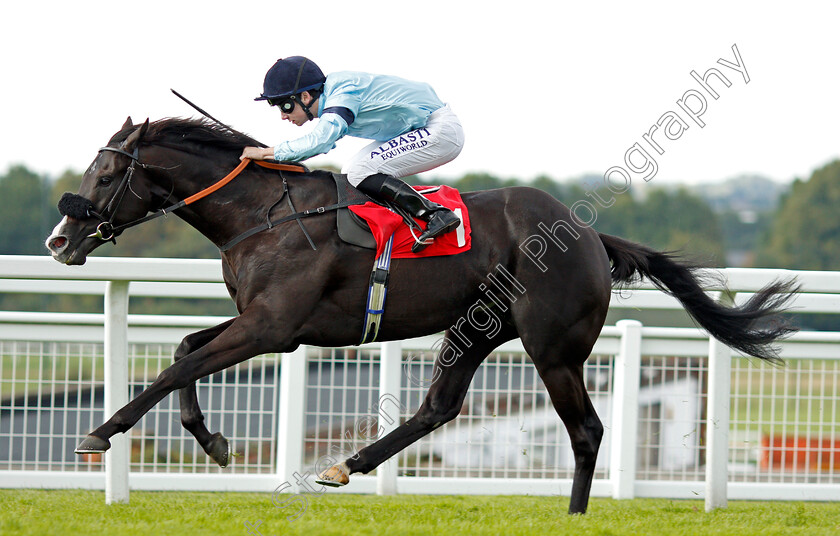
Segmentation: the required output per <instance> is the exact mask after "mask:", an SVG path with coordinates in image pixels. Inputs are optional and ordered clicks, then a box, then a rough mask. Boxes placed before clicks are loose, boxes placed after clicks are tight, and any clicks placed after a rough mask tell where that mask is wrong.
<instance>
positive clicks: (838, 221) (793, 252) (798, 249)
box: [757, 160, 840, 270]
mask: <svg viewBox="0 0 840 536" xmlns="http://www.w3.org/2000/svg"><path fill="white" fill-rule="evenodd" d="M838 206H840V160H835V161H833V162H831V163H829V164H827V165H826V166H824V167H822V168H820V169H818V170H816V171H814V173H813V174H812V175H811V178H810V179H809V180H807V181H801V180H798V179H797V180H796V181H795V182H794V183H793V187H792V188H791V190H790V192H789V193H788V194H787V195H786V196H785V197H783V198H782V201H781V204H780V207H779V210H778V212H777V213H776V216H775V218H774V221H773V224H772V225H771V227H770V231H769V233H767V234H766V235H765V236H764V239H763V240H762V243H761V247H760V250H759V254H758V258H757V265H758V266H764V267H768V268H789V269H800V270H837V269H838V267H840V214H838V212H837V207H838Z"/></svg>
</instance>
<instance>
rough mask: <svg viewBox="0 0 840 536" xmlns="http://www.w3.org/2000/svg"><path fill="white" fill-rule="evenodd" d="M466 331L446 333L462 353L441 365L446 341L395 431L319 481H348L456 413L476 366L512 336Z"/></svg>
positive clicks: (331, 482) (503, 331)
mask: <svg viewBox="0 0 840 536" xmlns="http://www.w3.org/2000/svg"><path fill="white" fill-rule="evenodd" d="M468 331H470V328H469V327H468V326H467V325H466V324H464V329H463V330H461V331H460V336H459V337H458V338H457V339H453V338H452V334H451V332H450V331H447V332H446V337H445V341H453V343H454V345H455V347H457V348H458V349H459V350H462V351H463V353H462V354H461V355H458V356H457V358H456V359H455V361H454V362H453V363H449V364H448V366H444V365H443V364H442V362H441V356H443V355H444V352H446V348H447V345H446V344H447V343H446V342H445V343H444V345H443V347H442V350H441V353H440V354H439V355H438V358H437V359H436V360H435V365H434V368H433V371H432V378H433V383H432V385H431V387H430V388H429V391H428V393H427V394H426V398H425V400H424V401H423V404H422V405H421V406H420V409H419V410H418V411H417V413H416V414H415V415H414V416H413V417H412V418H410V419H409V420H407V421H406V422H405V423H404V424H403V425H401V426H399V427H398V428H397V429H396V430H394V431H392V432H391V433H389V434H388V435H386V436H385V437H383V438H382V439H380V440H378V441H376V442H375V443H373V444H372V445H369V446H367V447H365V448H363V449H361V450H360V451H359V452H358V453H357V454H355V455H354V456H352V457H350V458H348V459H347V460H345V461H344V462H343V463H342V464H339V465H334V466H332V467H330V468H329V469H327V470H326V471H324V472H322V473H321V474H320V475H319V480H318V482H319V483H320V484H326V485H331V486H342V485H344V484H347V482H348V481H349V476H350V474H352V473H369V472H370V471H372V470H374V469H375V468H376V467H377V466H379V465H380V464H381V463H382V462H384V461H385V460H387V459H388V458H390V457H391V456H393V455H394V454H397V453H398V452H400V451H401V450H403V449H404V448H406V447H407V446H409V445H411V444H412V443H414V442H415V441H417V440H418V439H420V438H422V437H423V436H425V435H426V434H428V433H430V432H431V431H433V430H435V429H436V428H439V427H440V426H442V425H444V424H446V423H447V422H449V421H451V420H452V419H454V418H455V417H457V416H458V413H460V411H461V406H462V404H463V403H464V397H465V396H466V394H467V389H469V387H470V382H471V381H472V378H473V376H474V375H475V371H476V369H478V366H479V365H480V364H481V362H482V361H484V358H485V357H487V355H488V354H489V353H490V352H491V351H492V350H493V349H494V348H495V347H496V346H498V345H500V344H501V343H503V342H505V341H507V340H510V339H511V338H513V337H514V336H515V334H512V333H509V331H510V330H509V328H505V329H502V331H501V332H500V333H499V334H496V335H495V336H494V337H493V338H492V339H488V338H487V336H486V334H484V333H481V332H477V331H475V332H469V333H468ZM459 340H469V341H470V342H471V343H472V346H470V347H469V348H465V347H464V344H463V343H459V342H458V341H459ZM446 356H447V357H449V358H451V357H452V354H450V353H447V354H446Z"/></svg>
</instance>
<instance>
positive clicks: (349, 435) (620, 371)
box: [0, 256, 840, 509]
mask: <svg viewBox="0 0 840 536" xmlns="http://www.w3.org/2000/svg"><path fill="white" fill-rule="evenodd" d="M723 274H724V275H725V279H726V283H727V285H728V286H729V287H730V288H731V289H732V290H734V291H736V292H737V294H736V296H735V300H736V302H739V301H742V300H744V299H747V298H748V297H749V295H750V293H751V292H754V291H756V290H758V289H759V288H761V287H762V286H764V285H765V284H766V283H767V282H769V281H770V280H772V279H775V278H778V277H790V276H796V277H798V278H799V280H800V282H801V283H802V284H803V290H804V292H803V294H802V295H800V296H798V297H797V299H796V301H795V303H794V304H793V305H794V307H795V310H796V311H797V312H802V313H840V273H833V272H790V271H782V270H747V269H726V270H724V271H723ZM710 290H711V291H716V290H720V289H719V288H711V289H710ZM0 293H25V294H32V293H35V294H37V293H59V294H70V295H73V294H80V295H85V294H94V295H102V296H103V297H104V304H105V313H104V314H80V313H75V314H64V313H61V314H59V313H21V312H11V311H0V345H4V346H2V351H0V486H2V487H73V488H77V487H83V488H100V489H101V488H103V487H104V488H105V489H106V500H107V501H108V502H120V501H127V500H128V493H129V491H128V490H129V484H130V486H131V488H134V489H168V490H174V489H181V490H239V491H272V490H275V489H276V488H278V487H280V486H281V485H282V484H284V483H287V482H288V483H290V485H289V486H288V487H285V486H284V489H285V490H286V491H289V492H305V491H307V488H306V487H305V486H306V483H305V482H301V479H303V480H305V479H306V478H307V475H308V473H309V474H311V473H312V472H315V469H316V465H318V462H324V461H327V460H328V459H330V458H331V457H332V456H336V457H337V456H338V453H339V452H341V453H352V452H353V451H355V450H357V448H358V446H359V443H360V442H362V443H364V442H365V440H368V441H369V440H370V439H371V437H372V435H371V433H370V432H371V430H374V429H375V430H376V434H373V435H377V436H381V434H383V433H386V432H387V431H389V430H391V429H393V427H394V426H396V424H397V423H398V422H399V419H396V418H393V417H395V415H392V414H389V412H388V410H386V409H385V407H384V406H385V404H384V402H385V401H386V400H387V399H389V397H390V399H391V400H396V402H395V404H394V406H398V407H399V408H400V412H399V413H400V417H402V418H405V417H407V416H409V415H410V414H411V413H413V411H414V410H416V408H417V405H418V404H419V401H420V397H421V396H422V393H423V392H424V390H425V389H424V388H425V385H424V381H426V380H425V376H424V374H426V375H428V373H429V372H430V367H431V362H432V360H433V352H431V351H430V349H431V348H433V346H434V345H435V343H436V342H437V340H438V339H439V337H426V338H421V339H414V340H410V341H402V342H392V343H384V344H381V345H380V344H373V345H366V346H364V347H362V348H360V349H335V350H318V349H314V348H300V349H299V350H297V351H296V352H295V353H292V354H286V355H282V356H262V357H260V358H255V359H254V360H251V361H250V362H249V363H248V364H243V365H239V366H238V367H237V368H236V370H235V371H234V373H233V374H234V376H231V377H228V376H225V375H217V376H216V377H214V378H211V379H210V380H209V381H207V382H205V383H202V384H200V389H199V391H200V398H204V400H202V407H205V408H206V411H205V413H206V415H207V417H208V419H210V420H211V422H212V420H213V419H214V418H217V419H219V420H220V427H221V428H225V427H230V429H231V431H229V432H226V434H225V435H226V436H228V437H229V438H230V439H231V440H232V441H233V442H234V444H236V443H237V442H238V441H240V442H241V441H243V438H244V439H245V453H244V454H245V456H244V457H243V459H237V461H236V462H234V464H233V466H232V468H231V469H228V470H226V471H225V472H222V470H220V469H218V468H214V467H213V466H212V462H209V461H207V460H206V459H205V457H204V454H203V451H201V450H200V449H197V448H196V445H195V442H194V441H193V440H192V439H191V437H190V436H188V434H185V433H184V432H183V431H181V430H180V429H178V426H179V425H178V417H177V409H176V408H173V407H172V405H171V404H169V405H168V407H166V408H156V409H155V410H154V411H153V412H151V413H150V414H149V415H148V416H147V417H145V418H144V420H142V421H141V422H140V423H138V426H137V427H135V430H134V431H133V432H132V435H131V436H129V435H128V434H126V435H117V436H115V437H114V438H112V440H111V443H112V448H111V450H109V451H108V453H107V454H106V456H105V460H104V464H102V463H101V462H99V461H97V460H87V461H85V460H82V461H79V460H77V459H76V458H75V457H74V456H73V454H72V446H73V445H74V442H75V441H78V440H79V439H81V437H83V435H84V434H85V433H86V432H87V431H89V429H90V428H91V427H92V426H91V425H97V424H99V423H101V421H102V419H103V417H104V416H109V415H110V414H112V413H113V412H114V411H116V410H117V409H118V408H119V407H121V406H122V405H124V404H125V403H127V401H128V397H129V388H130V387H133V388H134V389H135V390H136V389H137V388H139V387H140V386H142V385H144V384H148V382H150V381H152V380H153V379H154V377H155V375H156V374H157V373H158V372H159V370H160V369H162V368H163V367H165V366H166V365H167V364H168V362H169V361H170V360H171V353H172V351H174V347H175V345H177V343H178V342H179V341H180V339H181V338H182V337H183V336H184V335H185V334H187V333H189V332H191V331H195V330H197V329H201V328H203V327H207V326H210V325H214V324H216V323H219V322H221V321H224V320H225V318H220V317H207V316H204V317H184V316H177V317H175V316H160V315H134V314H129V312H128V298H129V295H131V296H164V297H196V298H226V297H227V292H226V291H225V289H224V286H223V284H222V283H221V267H220V263H219V262H218V261H205V260H201V261H199V260H176V259H116V258H111V259H106V258H91V259H90V260H89V261H88V264H87V265H85V266H84V267H66V266H61V265H59V264H58V263H55V262H54V261H53V260H52V259H49V258H44V257H29V256H20V257H17V256H14V257H12V256H0ZM678 309H681V306H680V305H679V303H678V302H676V300H674V299H673V298H670V297H668V296H665V295H664V294H662V293H660V292H659V291H656V290H653V289H652V288H651V287H650V286H645V285H642V286H641V287H640V288H639V289H638V290H634V291H633V292H632V293H629V292H627V291H624V292H622V293H620V294H616V295H614V299H613V304H612V309H611V311H612V312H611V316H617V317H620V316H621V312H622V311H637V310H645V311H662V310H665V311H668V310H678ZM674 314H676V313H674ZM84 344H87V345H88V346H85V347H77V346H73V345H84ZM155 345H156V346H155ZM150 347H154V348H156V350H154V352H150V350H149V348H150ZM100 348H101V350H100ZM781 350H782V356H783V357H784V358H785V359H787V360H789V363H790V365H789V366H788V368H787V369H772V368H770V367H767V366H766V365H763V364H756V363H754V362H753V361H749V360H746V359H744V358H741V357H738V356H734V357H733V356H732V355H731V352H730V350H729V349H728V348H726V347H724V346H722V345H721V344H720V343H718V342H717V341H714V340H709V338H708V336H707V335H706V334H705V333H704V332H702V331H700V330H698V329H695V328H673V327H669V328H664V327H653V326H642V324H641V323H639V322H637V321H635V320H619V321H617V322H616V323H615V325H614V326H606V327H605V328H604V329H603V331H602V334H601V337H600V338H599V340H598V343H597V344H596V347H595V349H594V350H593V357H592V358H591V359H590V362H589V363H588V364H587V369H586V370H587V372H586V374H587V382H588V384H589V390H590V394H591V395H592V398H593V402H594V403H595V405H596V408H598V411H599V415H600V416H601V419H602V421H604V423H605V426H606V428H607V431H606V434H605V438H604V443H603V445H602V447H601V452H600V455H599V466H598V471H597V473H596V478H595V480H594V482H593V487H592V493H593V495H595V496H613V497H616V498H630V497H663V496H664V497H673V498H697V497H698V496H702V497H705V499H706V504H707V508H709V509H711V508H716V507H722V506H725V505H726V500H727V498H728V497H729V498H738V499H744V498H747V499H809V500H838V499H840V422H838V418H837V417H840V392H838V387H837V386H838V384H840V333H835V332H811V331H804V332H800V333H798V334H796V335H795V336H794V337H792V338H791V339H789V340H788V341H785V342H784V343H782V344H781ZM100 353H101V354H104V355H102V356H99V355H98V354H100ZM153 354H154V355H153ZM36 360H37V363H34V361H36ZM47 362H49V364H47V365H45V363H47ZM4 363H6V365H5V367H6V368H5V369H4V368H3V367H4ZM97 363H101V365H97ZM97 366H100V367H104V371H100V370H99V369H97ZM50 367H51V368H50ZM815 367H816V368H815ZM278 369H279V370H281V371H282V374H277V370H278ZM62 375H63V376H64V377H63V378H62ZM72 375H77V379H75V380H71V379H70V377H71V376H72ZM278 376H279V378H278ZM256 377H259V378H261V379H260V380H255V379H254V378H256ZM243 378H244V379H243ZM791 378H792V379H791ZM74 389H75V391H74ZM98 389H104V402H102V404H101V405H100V404H99V403H98V402H96V401H95V400H94V398H95V396H96V393H97V392H98V391H97V390H98ZM68 393H74V394H73V395H72V396H76V397H77V399H78V401H77V403H76V404H75V406H74V405H73V403H72V401H68V400H69V399H68V397H69V396H70V395H68ZM86 397H89V400H88V399H87V398H86ZM214 397H215V398H214ZM225 397H227V400H225ZM339 398H340V399H341V400H338V399H339ZM59 399H63V400H64V402H62V403H61V404H59V403H58V402H56V401H58V400H59ZM231 400H233V402H231ZM240 400H242V402H241V405H245V406H246V409H247V411H242V410H241V409H239V407H238V406H237V404H240V402H239V401H240ZM348 400H352V402H348ZM803 400H804V401H805V402H802V401H803ZM255 401H258V402H255ZM780 401H781V402H780ZM62 404H63V405H62ZM162 404H163V403H162ZM208 404H209V406H208ZM231 404H233V405H232V406H231ZM780 404H781V406H784V407H781V406H780ZM797 404H805V405H804V406H802V407H801V408H800V405H797ZM59 405H60V406H61V408H63V409H62V410H61V411H62V412H64V416H63V419H64V420H63V421H62V422H61V423H59V422H57V421H56V419H55V418H53V419H52V420H50V418H49V417H48V415H49V414H51V413H52V414H57V413H59V409H58V408H59ZM214 405H215V406H218V408H217V411H214V409H212V408H213V407H214ZM789 405H793V406H795V408H796V411H795V412H794V413H795V415H792V416H790V415H788V413H787V411H788V409H787V406H789ZM229 407H232V408H233V409H229ZM68 408H71V409H72V411H73V412H75V413H74V415H76V416H75V417H73V418H71V417H68V414H69V413H70V411H71V409H68ZM266 408H268V409H266ZM800 409H801V410H800ZM806 410H807V411H806ZM465 411H466V414H465V415H462V416H461V417H459V418H458V419H456V420H455V421H454V422H453V423H450V424H449V425H447V426H445V427H443V428H442V429H441V430H439V431H436V432H434V433H433V434H431V435H430V436H429V437H428V438H426V439H424V440H422V441H420V442H418V443H417V444H415V445H412V446H411V447H409V448H408V449H406V451H404V452H403V453H401V454H400V455H399V456H395V457H394V458H392V459H391V460H389V461H388V462H386V463H385V464H384V465H383V466H381V467H380V468H379V469H378V470H377V471H376V475H375V476H356V475H354V476H353V479H352V483H351V485H350V486H348V487H347V488H343V489H342V490H339V491H338V492H352V493H374V492H376V493H383V494H387V493H395V492H397V490H398V491H399V492H400V493H482V494H486V493H506V494H508V493H526V494H557V493H564V494H568V493H569V492H570V489H571V462H570V458H571V457H570V455H569V447H568V439H567V437H566V436H565V431H563V430H562V426H558V425H559V424H560V421H559V419H558V418H557V417H556V415H554V414H553V411H552V409H551V407H550V403H549V402H548V400H547V399H546V397H545V392H544V389H542V388H541V383H540V381H539V378H538V376H536V374H535V373H534V371H533V366H532V365H530V362H529V360H528V358H527V356H525V355H524V350H523V348H522V346H521V344H520V343H519V342H518V341H514V342H511V343H508V344H505V345H504V346H503V347H501V348H499V349H498V350H497V351H496V352H494V353H493V354H492V355H491V357H490V358H488V360H487V362H486V363H485V365H483V366H482V369H480V372H479V374H477V376H476V379H475V380H474V382H473V385H472V386H471V389H470V394H469V395H468V399H467V401H466V410H465ZM252 414H253V415H254V417H252V416H251V415H252ZM45 415H47V416H45ZM214 415H221V416H220V417H218V416H214ZM3 418H7V419H8V421H9V425H8V427H7V428H8V429H5V428H4V426H5V425H4V424H2V423H3V421H2V419H3ZM730 419H731V420H732V422H730ZM252 420H253V421H258V424H256V425H255V424H253V423H252V422H251V421H252ZM42 421H43V422H42ZM69 421H73V422H74V423H75V428H74V427H73V426H71V425H70V424H68V423H69ZM243 421H246V422H249V423H251V424H242V422H243ZM33 422H34V423H36V424H32V423H33ZM44 422H48V427H47V428H46V429H45V428H44V427H45V426H46V425H45V424H44ZM173 422H174V431H173V430H171V429H170V428H172V427H173ZM160 423H164V424H160ZM335 423H338V427H336V425H335ZM360 423H366V425H367V428H366V430H367V432H368V433H367V434H365V433H360V426H359V424H360ZM167 426H168V427H169V428H166V427H167ZM348 426H349V427H350V430H349V431H348V430H347V428H348ZM33 427H35V428H33ZM164 428H165V430H164ZM138 429H139V430H138ZM487 430H491V432H488V431H487ZM361 431H365V427H364V426H362V428H361ZM488 435H489V437H488ZM57 439H60V441H61V443H60V446H58V447H56V446H54V442H55V441H56V440H57ZM4 442H8V448H7V451H8V455H7V459H3V457H2V452H3V451H2V448H1V447H2V446H3V443H4ZM30 445H34V446H35V448H34V449H32V448H30ZM147 445H151V446H147ZM162 445H163V446H162ZM187 445H189V446H187ZM161 449H163V450H165V455H163V456H162V455H161V454H160V452H161ZM68 450H69V452H68ZM32 451H34V452H36V453H37V454H32V453H31V452H32ZM47 451H48V452H49V454H45V452H47ZM54 451H56V452H54ZM33 456H34V457H33ZM37 456H40V458H39V457H37ZM50 456H52V457H50ZM159 458H161V459H159ZM44 460H47V461H44ZM305 468H306V469H305ZM103 469H104V470H103ZM130 469H131V471H130ZM307 470H308V473H307ZM173 471H174V472H173ZM310 489H311V488H310Z"/></svg>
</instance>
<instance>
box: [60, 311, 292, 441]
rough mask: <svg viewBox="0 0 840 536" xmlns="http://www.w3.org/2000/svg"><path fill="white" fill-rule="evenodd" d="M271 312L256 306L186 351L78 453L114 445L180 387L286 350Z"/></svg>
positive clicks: (91, 437) (91, 435) (95, 433)
mask: <svg viewBox="0 0 840 536" xmlns="http://www.w3.org/2000/svg"><path fill="white" fill-rule="evenodd" d="M269 316H270V315H266V314H265V311H260V310H258V308H254V309H249V310H247V311H245V312H243V313H242V314H241V315H240V316H238V317H236V318H234V319H233V320H232V321H231V322H230V324H229V325H228V327H227V329H225V330H223V331H222V332H221V333H219V334H218V335H217V336H216V337H215V338H214V339H212V340H211V341H209V342H207V343H206V344H205V345H203V346H201V347H200V348H197V349H196V350H195V351H193V352H190V353H189V354H186V355H184V356H183V357H181V358H180V359H179V360H178V361H176V362H175V363H173V364H172V365H170V366H169V367H168V368H166V369H165V370H164V371H163V372H161V373H160V375H159V376H158V377H157V379H156V380H155V381H154V382H153V383H152V384H151V385H150V386H149V387H147V388H146V389H145V390H144V391H143V392H142V393H140V394H139V395H138V396H137V397H136V398H135V399H134V400H132V401H131V402H129V403H128V404H126V405H125V406H124V407H123V408H121V409H120V410H119V411H117V412H116V413H115V414H114V415H113V416H112V417H111V418H110V419H108V421H107V422H105V424H103V425H102V426H100V427H99V428H97V429H96V430H94V431H93V432H91V433H90V435H88V436H87V438H85V439H84V441H82V442H81V443H80V444H79V446H78V447H77V448H76V453H77V454H88V453H92V452H104V451H106V450H108V449H109V448H110V447H111V443H110V442H109V441H108V440H109V439H110V438H111V437H112V436H113V435H115V434H117V433H120V432H123V433H124V432H126V431H128V430H129V429H131V427H132V426H134V425H135V424H136V423H137V421H139V420H140V418H141V417H142V416H143V415H145V414H146V413H148V412H149V410H151V409H152V408H153V407H154V406H155V405H156V404H157V403H158V402H160V401H161V400H162V399H163V398H164V397H165V396H166V395H168V394H169V393H171V392H172V391H175V390H176V389H184V388H186V387H188V386H189V385H190V384H193V383H195V382H196V381H197V380H199V379H200V378H203V377H205V376H208V375H210V374H213V373H215V372H219V371H221V370H224V369H226V368H228V367H231V366H233V365H236V364H237V363H241V362H242V361H245V360H247V359H250V358H251V357H254V356H256V355H260V354H263V353H267V352H270V351H285V349H282V348H280V347H279V346H280V345H279V343H278V342H277V340H278V339H277V338H275V337H272V336H271V335H272V333H273V332H276V331H277V329H276V327H274V326H271V325H270V323H269V322H266V321H265V320H264V319H265V318H267V317H269Z"/></svg>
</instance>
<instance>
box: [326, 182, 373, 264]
mask: <svg viewBox="0 0 840 536" xmlns="http://www.w3.org/2000/svg"><path fill="white" fill-rule="evenodd" d="M332 177H333V180H334V181H335V188H336V191H337V193H338V204H339V205H344V204H347V205H348V206H345V207H343V208H340V209H338V210H337V211H336V227H337V231H338V237H339V238H341V240H343V241H344V242H347V243H348V244H352V245H354V246H359V247H362V248H365V249H376V239H375V238H374V237H373V232H372V231H371V230H370V226H369V225H368V224H367V222H366V221H365V220H363V219H362V218H360V217H359V216H357V215H356V214H354V213H353V211H351V210H350V208H349V205H350V204H353V205H364V204H365V203H371V202H372V203H376V201H374V200H373V199H372V198H371V197H369V196H368V195H366V194H364V193H363V192H361V191H360V190H357V189H356V188H354V187H353V185H351V184H350V182H349V181H348V180H347V175H344V174H341V173H332Z"/></svg>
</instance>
